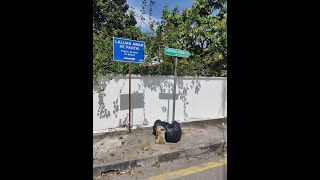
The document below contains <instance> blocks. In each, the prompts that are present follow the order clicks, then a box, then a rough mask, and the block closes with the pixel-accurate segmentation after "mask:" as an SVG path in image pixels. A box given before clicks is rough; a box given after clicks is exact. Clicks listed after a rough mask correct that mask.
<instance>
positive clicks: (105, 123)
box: [93, 75, 227, 133]
mask: <svg viewBox="0 0 320 180" xmlns="http://www.w3.org/2000/svg"><path fill="white" fill-rule="evenodd" d="M100 82H102V84H103V87H104V88H105V90H104V91H102V92H100V93H99V92H98V91H97V88H95V87H94V88H93V132H94V133H99V132H106V131H113V130H114V129H115V128H119V127H122V126H123V125H124V124H127V121H128V117H129V114H128V113H129V110H128V109H127V107H128V93H129V79H128V75H127V76H116V77H114V78H113V79H112V80H108V78H106V77H102V78H101V79H100ZM172 92H173V76H136V75H132V76H131V94H132V95H131V96H132V105H133V109H132V111H131V112H132V116H131V117H132V124H133V126H153V123H154V121H155V120H157V119H160V120H167V119H169V120H171V119H172V104H173V100H172V99H168V98H170V93H171V97H172ZM176 94H178V99H177V100H176V113H175V119H176V120H177V121H178V122H188V121H199V120H208V119H216V118H222V117H227V78H225V77H178V78H177V89H176ZM169 122H171V121H169Z"/></svg>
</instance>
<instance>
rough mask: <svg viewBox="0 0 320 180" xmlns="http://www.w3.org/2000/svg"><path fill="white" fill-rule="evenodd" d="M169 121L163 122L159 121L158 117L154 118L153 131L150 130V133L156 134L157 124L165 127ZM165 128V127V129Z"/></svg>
mask: <svg viewBox="0 0 320 180" xmlns="http://www.w3.org/2000/svg"><path fill="white" fill-rule="evenodd" d="M168 124H169V123H167V122H165V121H161V120H160V119H158V120H156V121H155V122H154V125H153V131H152V134H153V135H156V131H157V126H162V127H164V128H165V129H166V126H167V125H168ZM166 130H167V129H166Z"/></svg>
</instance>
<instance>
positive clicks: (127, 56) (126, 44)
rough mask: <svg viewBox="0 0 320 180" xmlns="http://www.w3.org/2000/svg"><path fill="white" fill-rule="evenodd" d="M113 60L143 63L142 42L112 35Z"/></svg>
mask: <svg viewBox="0 0 320 180" xmlns="http://www.w3.org/2000/svg"><path fill="white" fill-rule="evenodd" d="M113 60H114V61H121V62H135V63H144V42H143V41H134V40H128V39H121V38H116V37H113Z"/></svg>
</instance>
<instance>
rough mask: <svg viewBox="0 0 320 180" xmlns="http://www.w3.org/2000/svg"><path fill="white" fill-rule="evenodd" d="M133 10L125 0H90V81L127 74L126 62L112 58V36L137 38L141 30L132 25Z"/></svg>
mask: <svg viewBox="0 0 320 180" xmlns="http://www.w3.org/2000/svg"><path fill="white" fill-rule="evenodd" d="M136 23H137V21H136V19H135V15H134V12H133V11H132V10H129V6H128V5H127V4H126V0H93V80H94V84H95V85H98V84H99V83H98V82H97V78H98V77H99V76H102V75H106V74H108V75H109V78H112V77H113V76H114V75H117V74H126V73H128V68H127V66H128V64H127V63H120V62H115V61H113V59H112V58H113V55H112V53H113V49H112V48H113V47H112V37H119V38H126V39H134V40H138V39H139V38H140V37H141V30H140V29H139V28H137V27H135V25H136Z"/></svg>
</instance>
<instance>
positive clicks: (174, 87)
mask: <svg viewBox="0 0 320 180" xmlns="http://www.w3.org/2000/svg"><path fill="white" fill-rule="evenodd" d="M176 78H177V57H176V59H175V62H174V80H173V110H172V122H173V121H174V118H175V112H176Z"/></svg>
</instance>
